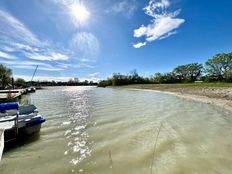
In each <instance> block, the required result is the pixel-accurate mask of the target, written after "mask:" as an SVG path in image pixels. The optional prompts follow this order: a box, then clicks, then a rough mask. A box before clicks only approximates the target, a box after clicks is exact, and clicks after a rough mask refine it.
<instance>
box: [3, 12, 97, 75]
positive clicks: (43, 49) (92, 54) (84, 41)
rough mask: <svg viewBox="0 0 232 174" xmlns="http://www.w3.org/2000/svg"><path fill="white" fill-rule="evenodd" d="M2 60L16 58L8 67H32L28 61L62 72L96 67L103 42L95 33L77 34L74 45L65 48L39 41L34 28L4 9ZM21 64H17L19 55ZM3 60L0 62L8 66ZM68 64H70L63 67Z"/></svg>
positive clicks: (48, 69)
mask: <svg viewBox="0 0 232 174" xmlns="http://www.w3.org/2000/svg"><path fill="white" fill-rule="evenodd" d="M0 23H1V25H0V58H1V59H9V60H10V59H12V60H10V61H11V63H10V62H9V61H8V62H5V63H6V64H8V65H10V66H11V67H13V65H14V66H15V67H17V68H22V69H24V68H27V69H29V68H31V69H33V68H34V67H33V66H34V65H28V63H25V62H26V61H27V62H29V61H32V60H34V61H35V65H40V69H41V70H47V71H61V70H64V69H67V68H71V67H77V68H94V66H93V65H91V64H92V63H94V62H96V58H97V55H98V53H99V49H100V48H99V47H100V46H99V42H98V39H97V38H96V37H95V35H94V34H92V33H89V32H79V33H76V34H75V35H74V36H73V37H72V38H71V39H70V44H67V46H62V45H60V44H54V43H53V42H50V41H48V40H46V41H43V40H40V39H39V38H37V36H36V35H35V34H33V32H31V31H30V29H29V28H28V27H27V26H26V25H25V24H23V23H22V22H21V21H20V20H18V19H17V18H15V17H14V16H12V15H11V14H10V13H8V12H6V11H3V10H1V9H0ZM15 55H17V57H19V60H20V61H21V62H22V63H20V62H19V61H18V62H15V61H13V59H16V56H15ZM1 59H0V63H4V62H3V60H1ZM62 63H66V65H61V64H62Z"/></svg>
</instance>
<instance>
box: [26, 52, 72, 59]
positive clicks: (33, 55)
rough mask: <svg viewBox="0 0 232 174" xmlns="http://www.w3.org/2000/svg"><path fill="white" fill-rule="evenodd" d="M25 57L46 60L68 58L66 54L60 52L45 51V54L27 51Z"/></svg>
mask: <svg viewBox="0 0 232 174" xmlns="http://www.w3.org/2000/svg"><path fill="white" fill-rule="evenodd" d="M27 57H28V58H30V59H35V60H48V61H54V60H68V59H69V57H68V56H67V55H64V54H61V53H55V52H51V53H49V52H48V53H47V54H40V53H28V54H27Z"/></svg>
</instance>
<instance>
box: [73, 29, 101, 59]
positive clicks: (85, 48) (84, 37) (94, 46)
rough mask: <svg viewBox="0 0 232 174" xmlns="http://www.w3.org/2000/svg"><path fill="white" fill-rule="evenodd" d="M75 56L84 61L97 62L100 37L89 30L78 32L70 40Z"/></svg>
mask: <svg viewBox="0 0 232 174" xmlns="http://www.w3.org/2000/svg"><path fill="white" fill-rule="evenodd" d="M70 48H71V50H73V53H72V54H73V56H75V55H76V56H78V57H79V60H80V61H82V62H95V61H96V57H97V55H98V53H99V50H100V46H99V42H98V39H97V38H96V37H95V36H94V35H93V34H92V33H88V32H79V33H76V34H75V36H74V37H73V38H72V40H71V42H70Z"/></svg>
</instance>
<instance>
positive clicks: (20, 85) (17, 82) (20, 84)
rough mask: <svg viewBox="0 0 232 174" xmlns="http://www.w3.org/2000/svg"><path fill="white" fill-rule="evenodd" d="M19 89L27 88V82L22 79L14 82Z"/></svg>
mask: <svg viewBox="0 0 232 174" xmlns="http://www.w3.org/2000/svg"><path fill="white" fill-rule="evenodd" d="M14 84H15V86H17V87H26V81H25V80H24V79H22V78H17V79H16V80H15V82H14Z"/></svg>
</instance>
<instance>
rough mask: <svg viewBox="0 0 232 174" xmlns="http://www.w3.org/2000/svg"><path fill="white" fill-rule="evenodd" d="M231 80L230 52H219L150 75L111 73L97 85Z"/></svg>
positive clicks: (231, 58)
mask: <svg viewBox="0 0 232 174" xmlns="http://www.w3.org/2000/svg"><path fill="white" fill-rule="evenodd" d="M195 81H204V82H232V53H228V54H226V53H221V54H217V55H215V56H213V57H212V58H211V59H208V60H207V61H206V62H205V64H204V65H203V64H200V63H190V64H186V65H180V66H177V67H176V68H174V69H173V70H172V71H171V72H168V73H156V74H155V75H153V76H151V77H149V78H148V77H142V76H139V75H138V73H137V71H136V70H133V71H131V72H130V73H129V74H127V75H123V74H120V73H113V75H112V77H111V78H108V79H106V80H102V81H100V82H99V83H98V86H99V87H106V86H120V85H128V84H145V83H146V84H159V83H188V82H195Z"/></svg>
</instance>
